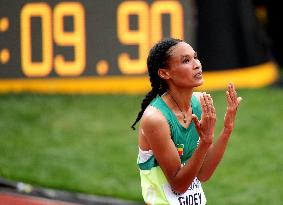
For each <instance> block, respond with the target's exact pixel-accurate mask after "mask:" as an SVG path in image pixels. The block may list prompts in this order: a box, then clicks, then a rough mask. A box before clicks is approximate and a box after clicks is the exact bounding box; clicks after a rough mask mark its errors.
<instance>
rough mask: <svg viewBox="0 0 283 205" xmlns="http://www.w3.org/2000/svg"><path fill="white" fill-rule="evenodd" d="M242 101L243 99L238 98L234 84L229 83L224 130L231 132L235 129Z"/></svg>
mask: <svg viewBox="0 0 283 205" xmlns="http://www.w3.org/2000/svg"><path fill="white" fill-rule="evenodd" d="M241 100H242V98H241V97H237V92H236V90H235V86H234V85H233V83H229V84H228V88H227V91H226V101H227V110H226V114H225V117H224V129H226V130H228V131H230V132H231V131H232V130H233V129H234V125H235V118H236V113H237V109H238V107H239V105H240V102H241Z"/></svg>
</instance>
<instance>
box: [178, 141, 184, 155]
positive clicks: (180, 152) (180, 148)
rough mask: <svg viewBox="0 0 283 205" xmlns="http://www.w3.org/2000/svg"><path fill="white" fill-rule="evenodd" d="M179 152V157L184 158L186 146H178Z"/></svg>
mask: <svg viewBox="0 0 283 205" xmlns="http://www.w3.org/2000/svg"><path fill="white" fill-rule="evenodd" d="M177 151H178V154H179V156H182V155H183V154H184V144H177Z"/></svg>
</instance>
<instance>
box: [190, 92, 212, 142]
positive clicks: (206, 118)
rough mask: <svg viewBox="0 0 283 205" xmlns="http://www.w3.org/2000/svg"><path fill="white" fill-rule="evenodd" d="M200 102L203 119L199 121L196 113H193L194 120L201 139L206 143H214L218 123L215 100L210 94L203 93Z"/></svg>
mask: <svg viewBox="0 0 283 205" xmlns="http://www.w3.org/2000/svg"><path fill="white" fill-rule="evenodd" d="M200 104H201V108H202V115H201V120H200V121H198V118H197V116H196V115H195V114H193V115H192V119H193V120H194V123H195V127H196V129H197V132H198V134H199V136H200V140H201V141H202V142H204V143H205V144H212V142H213V136H214V128H215V123H216V113H215V108H214V105H213V100H212V98H211V96H210V95H209V94H206V93H203V94H202V96H200Z"/></svg>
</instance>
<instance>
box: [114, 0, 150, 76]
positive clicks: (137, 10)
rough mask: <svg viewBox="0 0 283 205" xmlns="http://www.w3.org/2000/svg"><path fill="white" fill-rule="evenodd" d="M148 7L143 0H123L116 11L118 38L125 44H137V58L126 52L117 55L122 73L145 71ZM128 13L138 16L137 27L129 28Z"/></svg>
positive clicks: (147, 47) (147, 42)
mask: <svg viewBox="0 0 283 205" xmlns="http://www.w3.org/2000/svg"><path fill="white" fill-rule="evenodd" d="M148 13H149V8H148V5H147V4H146V2H144V1H124V2H122V3H121V4H120V5H119V7H118V11H117V21H118V22H117V27H118V39H119V40H120V42H121V43H123V44H126V45H138V53H139V57H138V59H131V58H130V56H129V55H128V54H127V53H122V54H120V55H119V56H118V65H119V68H120V70H121V72H122V73H123V74H143V73H145V72H146V58H147V52H148V49H149V29H148V27H149V15H148ZM130 15H136V16H137V17H138V29H137V30H131V29H130V28H129V27H130V24H129V18H130Z"/></svg>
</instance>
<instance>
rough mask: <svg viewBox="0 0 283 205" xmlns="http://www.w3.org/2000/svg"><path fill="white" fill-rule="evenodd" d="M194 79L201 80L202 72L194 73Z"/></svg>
mask: <svg viewBox="0 0 283 205" xmlns="http://www.w3.org/2000/svg"><path fill="white" fill-rule="evenodd" d="M194 77H195V78H202V71H200V72H198V73H196V74H195V75H194Z"/></svg>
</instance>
